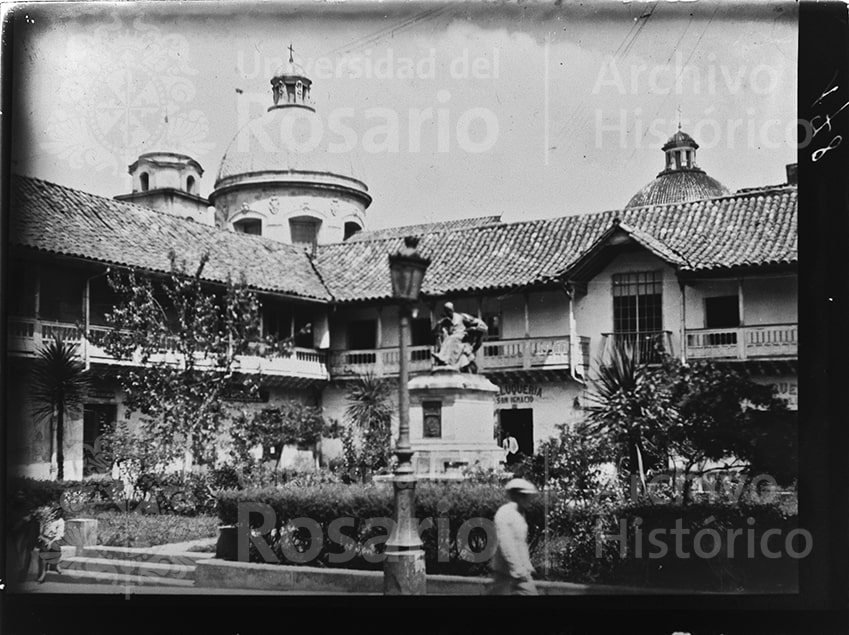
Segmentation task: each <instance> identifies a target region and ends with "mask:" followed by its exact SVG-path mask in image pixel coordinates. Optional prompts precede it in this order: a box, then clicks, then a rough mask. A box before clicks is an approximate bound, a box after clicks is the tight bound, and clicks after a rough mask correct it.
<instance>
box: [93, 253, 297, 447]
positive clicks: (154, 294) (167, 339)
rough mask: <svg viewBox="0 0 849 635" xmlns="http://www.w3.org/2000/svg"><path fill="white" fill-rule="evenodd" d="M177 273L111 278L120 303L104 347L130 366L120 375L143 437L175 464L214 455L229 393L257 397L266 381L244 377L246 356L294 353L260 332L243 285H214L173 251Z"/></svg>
mask: <svg viewBox="0 0 849 635" xmlns="http://www.w3.org/2000/svg"><path fill="white" fill-rule="evenodd" d="M169 256H170V260H171V272H170V274H169V275H167V276H160V277H158V278H153V277H151V276H146V275H142V274H140V273H138V272H137V271H135V270H134V269H130V270H126V271H120V270H119V271H113V272H112V273H111V274H110V277H109V283H110V286H111V287H112V289H113V290H114V291H115V292H116V293H117V295H118V297H119V301H118V303H117V304H116V305H115V306H114V308H113V310H112V311H111V312H109V313H108V314H107V316H106V319H107V323H108V324H109V326H110V327H112V328H111V329H110V331H108V333H107V335H106V336H105V338H104V341H103V346H104V347H105V349H106V351H107V352H108V353H109V354H110V355H112V356H113V357H115V358H117V359H121V360H128V361H131V362H132V363H131V364H128V365H125V366H123V367H122V368H121V370H120V371H119V372H118V379H119V381H120V384H121V386H122V388H123V390H124V392H125V395H126V398H125V403H126V405H127V407H128V409H129V410H130V412H134V411H138V412H139V413H140V414H141V415H142V426H143V430H144V433H145V434H147V435H151V436H152V437H153V438H156V439H157V440H158V446H159V450H160V451H161V452H162V453H163V457H164V458H168V459H170V460H174V459H177V458H179V457H181V456H185V452H186V450H192V452H193V453H194V455H195V456H196V457H198V458H199V459H200V460H207V461H210V460H212V459H213V458H214V456H213V454H214V452H215V442H216V440H217V437H218V434H219V433H220V432H221V429H222V425H223V423H224V421H226V420H227V419H228V418H229V412H228V410H227V408H225V407H224V405H223V403H224V401H225V399H226V397H228V396H229V395H231V394H233V393H236V394H238V395H256V394H257V391H258V389H259V377H258V376H256V375H252V374H240V373H239V372H238V358H239V356H240V355H243V354H245V353H251V354H259V355H266V354H268V353H270V352H275V353H278V354H284V355H288V354H291V351H292V338H288V339H285V340H276V339H275V338H273V337H261V335H260V303H259V300H258V298H257V296H256V294H255V293H253V292H252V291H251V290H250V289H249V288H248V287H247V284H246V282H245V280H244V277H242V279H241V280H240V281H239V282H238V283H236V282H234V281H232V280H230V279H228V280H227V282H226V284H224V285H220V286H217V287H213V286H212V285H209V284H207V283H205V282H204V281H203V280H202V278H201V276H202V273H203V269H204V266H205V265H206V262H207V260H208V254H206V255H204V256H203V257H202V258H201V261H200V264H199V265H198V267H197V268H196V270H195V271H194V273H187V271H186V265H185V263H178V262H177V259H176V256H175V254H174V253H173V252H172V253H170V254H169Z"/></svg>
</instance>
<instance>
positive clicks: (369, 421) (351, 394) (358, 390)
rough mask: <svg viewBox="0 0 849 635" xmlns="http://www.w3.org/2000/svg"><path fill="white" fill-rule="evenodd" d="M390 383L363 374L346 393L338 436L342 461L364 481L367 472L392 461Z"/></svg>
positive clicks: (387, 465)
mask: <svg viewBox="0 0 849 635" xmlns="http://www.w3.org/2000/svg"><path fill="white" fill-rule="evenodd" d="M391 392H392V384H391V383H390V382H389V381H387V380H386V379H384V378H381V377H376V376H374V375H372V374H366V375H362V376H360V377H358V378H357V379H356V380H355V381H354V383H353V385H352V386H351V388H350V389H349V391H348V395H347V402H348V405H347V407H346V408H345V419H346V420H347V422H348V427H347V428H346V429H345V431H344V432H343V434H342V443H343V447H344V451H345V462H346V464H347V468H348V470H349V472H350V471H356V472H358V473H359V475H360V478H362V479H363V480H365V479H366V478H367V473H368V471H369V470H370V471H379V470H383V469H387V468H389V466H390V463H391V460H392V412H393V406H392V400H391Z"/></svg>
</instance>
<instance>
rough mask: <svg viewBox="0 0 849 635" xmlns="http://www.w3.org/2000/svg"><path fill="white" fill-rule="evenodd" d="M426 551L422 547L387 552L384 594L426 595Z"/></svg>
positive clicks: (384, 565) (384, 570)
mask: <svg viewBox="0 0 849 635" xmlns="http://www.w3.org/2000/svg"><path fill="white" fill-rule="evenodd" d="M426 593H427V580H426V578H425V553H424V550H422V549H412V550H410V551H395V552H391V553H387V554H386V562H384V563H383V594H384V595H425V594H426Z"/></svg>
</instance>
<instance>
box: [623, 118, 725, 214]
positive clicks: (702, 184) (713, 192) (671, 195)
mask: <svg viewBox="0 0 849 635" xmlns="http://www.w3.org/2000/svg"><path fill="white" fill-rule="evenodd" d="M698 147H699V144H698V143H696V141H695V139H693V138H692V137H691V136H690V135H688V134H687V133H686V132H683V131H682V130H681V127H680V125H679V127H678V131H677V132H676V133H675V134H673V135H672V136H671V137H670V138H669V139H668V140H667V141H666V143H664V144H663V147H662V148H661V149H662V150H663V152H664V153H665V154H666V168H665V169H664V170H663V171H662V172H660V173H659V174H658V175H657V177H656V178H655V179H654V180H653V181H652V182H651V183H649V184H648V185H646V186H645V187H643V188H642V189H641V190H640V191H639V192H637V193H636V194H634V196H632V197H631V200H630V201H628V204H627V205H626V206H625V207H626V208H630V207H642V206H644V205H664V204H667V203H682V202H686V201H697V200H700V199H705V198H716V197H718V196H727V195H729V194H731V191H730V190H729V189H728V188H727V187H725V186H724V185H723V184H722V183H720V182H719V181H717V180H716V179H714V178H712V177H710V176H708V175H707V174H706V173H705V171H704V170H702V169H701V168H699V167H698V166H697V165H696V150H697V149H698Z"/></svg>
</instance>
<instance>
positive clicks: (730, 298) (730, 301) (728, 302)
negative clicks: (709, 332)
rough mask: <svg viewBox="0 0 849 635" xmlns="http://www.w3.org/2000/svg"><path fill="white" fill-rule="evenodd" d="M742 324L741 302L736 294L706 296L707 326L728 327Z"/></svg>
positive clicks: (712, 327)
mask: <svg viewBox="0 0 849 635" xmlns="http://www.w3.org/2000/svg"><path fill="white" fill-rule="evenodd" d="M738 326H740V302H739V300H738V298H737V296H736V295H723V296H717V297H715V298H705V328H708V329H727V328H736V327H738Z"/></svg>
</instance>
